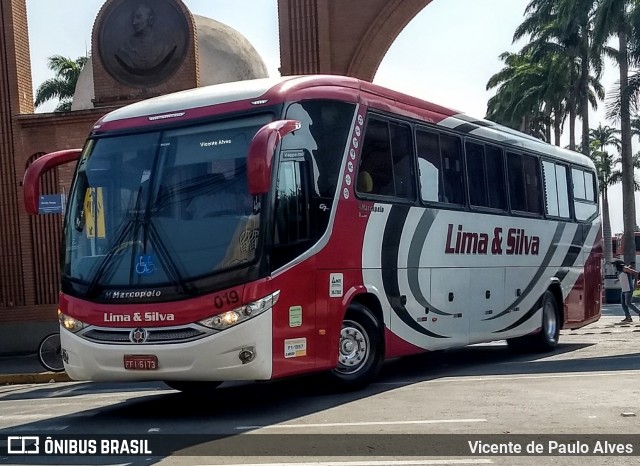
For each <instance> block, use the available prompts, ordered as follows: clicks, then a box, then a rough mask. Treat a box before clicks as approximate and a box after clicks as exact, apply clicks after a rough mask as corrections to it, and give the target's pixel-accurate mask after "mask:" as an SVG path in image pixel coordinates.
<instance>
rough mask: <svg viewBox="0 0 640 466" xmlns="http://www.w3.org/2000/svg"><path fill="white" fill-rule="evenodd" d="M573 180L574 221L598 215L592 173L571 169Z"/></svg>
mask: <svg viewBox="0 0 640 466" xmlns="http://www.w3.org/2000/svg"><path fill="white" fill-rule="evenodd" d="M571 178H572V179H573V207H574V211H575V214H576V220H578V221H585V220H588V219H590V218H591V217H592V216H593V215H595V214H596V213H598V201H597V199H596V195H595V177H594V176H593V173H591V172H586V171H584V170H580V169H577V168H573V169H571Z"/></svg>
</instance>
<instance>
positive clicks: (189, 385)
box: [164, 380, 222, 397]
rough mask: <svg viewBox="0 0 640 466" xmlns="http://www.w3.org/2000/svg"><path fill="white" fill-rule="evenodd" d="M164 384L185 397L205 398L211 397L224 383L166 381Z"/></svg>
mask: <svg viewBox="0 0 640 466" xmlns="http://www.w3.org/2000/svg"><path fill="white" fill-rule="evenodd" d="M164 383H165V384H166V385H168V386H169V387H170V388H173V389H174V390H178V391H179V392H182V393H184V394H185V395H193V396H198V397H200V396H205V395H210V394H211V392H212V391H213V390H215V389H216V388H218V386H219V385H220V384H221V383H222V382H193V381H190V380H187V381H185V380H165V381H164Z"/></svg>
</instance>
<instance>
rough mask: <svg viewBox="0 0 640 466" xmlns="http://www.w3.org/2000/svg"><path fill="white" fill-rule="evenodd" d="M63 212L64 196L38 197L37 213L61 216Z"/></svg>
mask: <svg viewBox="0 0 640 466" xmlns="http://www.w3.org/2000/svg"><path fill="white" fill-rule="evenodd" d="M62 212H64V194H47V195H44V196H40V202H39V204H38V213H40V214H61V213H62Z"/></svg>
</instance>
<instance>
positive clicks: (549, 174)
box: [542, 161, 569, 218]
mask: <svg viewBox="0 0 640 466" xmlns="http://www.w3.org/2000/svg"><path fill="white" fill-rule="evenodd" d="M542 175H543V177H544V190H545V207H546V213H547V215H550V216H552V217H562V218H569V193H568V191H567V167H565V166H563V165H557V164H555V163H553V162H548V161H543V162H542Z"/></svg>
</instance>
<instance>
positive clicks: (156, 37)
mask: <svg viewBox="0 0 640 466" xmlns="http://www.w3.org/2000/svg"><path fill="white" fill-rule="evenodd" d="M154 19H155V18H154V13H153V10H152V9H151V8H150V7H149V6H147V5H146V4H144V3H143V4H140V5H139V6H138V7H137V8H136V9H135V10H134V11H133V14H132V18H131V26H132V35H131V36H130V37H129V38H128V39H127V40H126V41H125V42H124V43H123V44H122V45H121V46H120V48H119V49H118V50H117V52H116V54H115V57H116V60H117V61H118V63H119V64H120V66H122V67H123V68H124V69H125V71H127V72H128V73H131V74H137V75H147V74H152V73H154V72H157V71H160V70H161V69H162V68H163V67H164V66H166V64H167V63H169V61H170V60H171V58H172V57H173V54H174V53H175V51H176V47H177V46H176V44H175V43H172V42H171V38H170V37H167V36H166V35H163V34H161V33H160V32H159V31H156V30H155V29H154Z"/></svg>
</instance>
